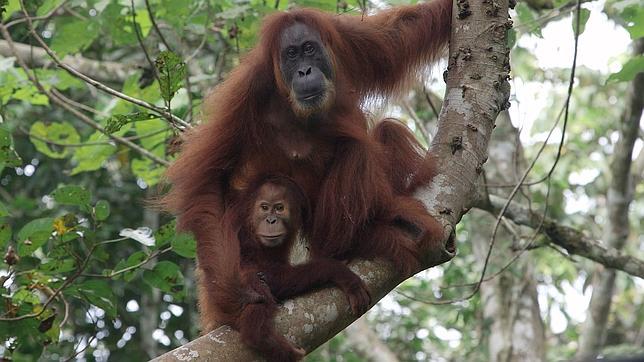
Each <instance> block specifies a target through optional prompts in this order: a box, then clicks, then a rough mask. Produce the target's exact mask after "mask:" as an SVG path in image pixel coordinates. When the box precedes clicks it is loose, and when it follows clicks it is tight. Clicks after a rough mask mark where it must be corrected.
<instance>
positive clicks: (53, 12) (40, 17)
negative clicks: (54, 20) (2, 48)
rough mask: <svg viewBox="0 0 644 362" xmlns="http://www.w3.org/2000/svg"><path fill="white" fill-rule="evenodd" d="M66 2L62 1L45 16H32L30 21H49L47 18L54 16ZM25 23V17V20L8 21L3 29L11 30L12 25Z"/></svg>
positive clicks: (65, 0)
mask: <svg viewBox="0 0 644 362" xmlns="http://www.w3.org/2000/svg"><path fill="white" fill-rule="evenodd" d="M67 1H69V0H63V2H61V3H60V5H58V6H56V7H55V8H53V9H52V10H51V11H50V12H49V13H47V14H45V15H42V16H33V17H31V20H35V21H39V20H49V18H51V17H52V16H54V14H56V12H58V10H59V9H60V8H62V7H63V6H65V5H66V4H67ZM26 21H27V18H26V17H25V18H20V19H16V20H13V21H10V22H8V23H6V24H5V27H6V28H7V29H9V28H11V27H12V26H14V25H18V24H22V23H24V22H26Z"/></svg>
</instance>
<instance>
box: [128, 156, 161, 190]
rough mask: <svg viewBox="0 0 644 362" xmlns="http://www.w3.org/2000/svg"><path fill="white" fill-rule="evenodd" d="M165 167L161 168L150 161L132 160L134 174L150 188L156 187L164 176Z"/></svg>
mask: <svg viewBox="0 0 644 362" xmlns="http://www.w3.org/2000/svg"><path fill="white" fill-rule="evenodd" d="M164 171H165V167H163V166H159V165H158V164H156V163H154V162H153V161H151V160H150V159H147V158H146V159H138V158H136V159H134V160H132V172H133V173H134V174H135V175H136V176H137V177H140V178H141V179H142V180H143V181H144V182H145V183H146V184H148V186H152V185H156V184H157V183H158V182H159V181H160V180H161V176H163V172H164Z"/></svg>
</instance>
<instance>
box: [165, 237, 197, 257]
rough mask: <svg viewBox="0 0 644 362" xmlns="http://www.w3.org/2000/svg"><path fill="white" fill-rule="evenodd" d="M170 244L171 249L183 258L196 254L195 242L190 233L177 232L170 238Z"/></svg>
mask: <svg viewBox="0 0 644 362" xmlns="http://www.w3.org/2000/svg"><path fill="white" fill-rule="evenodd" d="M171 245H172V251H174V252H175V253H177V254H179V255H181V256H183V257H184V258H194V257H195V256H197V242H196V241H195V239H194V237H192V235H190V234H187V233H180V234H177V235H176V236H175V237H174V238H173V239H172V243H171Z"/></svg>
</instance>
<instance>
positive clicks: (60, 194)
mask: <svg viewBox="0 0 644 362" xmlns="http://www.w3.org/2000/svg"><path fill="white" fill-rule="evenodd" d="M51 195H52V196H53V197H54V200H56V202H58V203H59V204H61V205H75V206H85V205H89V202H90V200H91V198H92V195H91V194H90V193H89V191H87V190H85V188H83V187H81V186H76V185H68V186H62V187H59V188H58V189H57V190H56V191H54V192H52V194H51Z"/></svg>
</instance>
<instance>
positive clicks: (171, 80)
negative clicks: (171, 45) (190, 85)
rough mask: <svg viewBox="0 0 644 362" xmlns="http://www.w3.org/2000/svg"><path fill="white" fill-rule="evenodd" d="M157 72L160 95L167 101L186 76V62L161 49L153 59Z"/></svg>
mask: <svg viewBox="0 0 644 362" xmlns="http://www.w3.org/2000/svg"><path fill="white" fill-rule="evenodd" d="M154 65H155V66H156V68H157V72H158V73H159V88H160V90H161V97H163V99H165V100H166V101H167V102H169V101H170V100H171V99H172V97H174V94H175V93H176V91H177V90H179V88H181V85H182V83H183V80H184V79H185V77H186V63H184V62H183V60H182V59H181V57H179V56H178V55H176V54H174V53H173V52H171V51H163V52H161V53H160V54H159V56H158V57H157V59H156V60H155V61H154Z"/></svg>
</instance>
